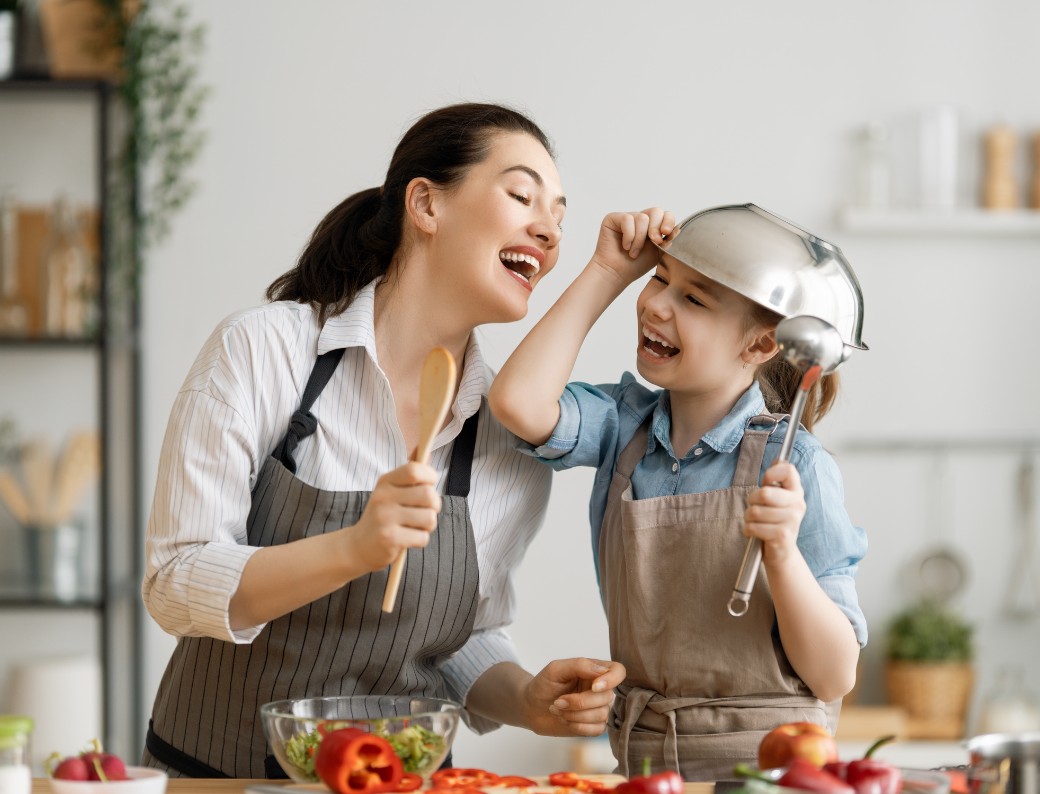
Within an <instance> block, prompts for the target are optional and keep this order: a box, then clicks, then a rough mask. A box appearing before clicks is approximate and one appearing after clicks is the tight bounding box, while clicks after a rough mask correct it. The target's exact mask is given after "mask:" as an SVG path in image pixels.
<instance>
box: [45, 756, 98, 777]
mask: <svg viewBox="0 0 1040 794" xmlns="http://www.w3.org/2000/svg"><path fill="white" fill-rule="evenodd" d="M51 776H52V777H55V778H57V779H58V780H90V767H89V765H88V764H87V762H86V761H84V760H83V759H82V758H80V757H79V756H77V755H74V756H70V757H69V758H63V759H62V760H61V761H60V762H59V763H58V765H57V766H56V767H54V770H53V771H52V772H51Z"/></svg>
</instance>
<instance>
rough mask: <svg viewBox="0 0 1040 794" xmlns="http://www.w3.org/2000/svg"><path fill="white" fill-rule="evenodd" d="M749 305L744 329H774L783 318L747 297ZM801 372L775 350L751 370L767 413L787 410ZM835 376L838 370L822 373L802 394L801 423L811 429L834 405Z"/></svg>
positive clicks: (795, 391) (798, 382) (785, 411)
mask: <svg viewBox="0 0 1040 794" xmlns="http://www.w3.org/2000/svg"><path fill="white" fill-rule="evenodd" d="M748 303H749V304H750V305H751V309H750V311H749V312H748V318H747V320H748V321H747V331H749V332H750V331H752V330H753V329H755V328H770V329H775V328H776V326H777V324H778V323H779V322H780V321H781V320H782V319H783V317H781V316H780V315H779V314H777V313H776V312H774V311H772V310H770V309H767V308H766V307H765V306H760V305H759V304H757V303H754V302H752V301H748ZM802 374H803V373H802V372H801V370H799V369H798V368H797V367H795V366H794V365H792V364H790V363H788V361H787V359H785V358H784V357H783V355H781V354H780V353H777V354H776V355H775V356H773V357H772V358H771V359H769V361H767V362H766V363H765V364H762V365H761V366H760V367H759V368H758V371H757V372H756V373H755V380H757V381H758V385H759V388H761V389H762V397H763V398H764V399H765V401H766V408H767V409H768V410H769V411H770V413H790V412H791V406H792V405H793V404H794V398H795V395H796V394H797V393H798V386H799V385H800V384H801V382H802ZM838 386H839V379H838V373H836V372H832V373H831V374H830V375H824V376H823V377H822V378H820V379H819V380H818V381H816V383H814V384H813V386H812V388H810V389H809V393H808V395H807V396H806V398H805V409H804V410H803V412H802V424H803V425H804V426H805V429H806V430H808V431H809V432H812V429H813V426H814V425H815V424H816V423H817V422H819V421H820V420H821V419H823V417H824V416H826V415H827V412H828V411H830V410H831V408H832V407H833V406H834V400H835V398H836V397H837V396H838Z"/></svg>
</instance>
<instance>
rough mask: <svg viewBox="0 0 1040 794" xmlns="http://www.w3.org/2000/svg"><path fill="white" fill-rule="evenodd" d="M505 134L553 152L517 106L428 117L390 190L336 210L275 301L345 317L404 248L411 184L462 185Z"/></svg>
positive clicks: (407, 142)
mask: <svg viewBox="0 0 1040 794" xmlns="http://www.w3.org/2000/svg"><path fill="white" fill-rule="evenodd" d="M499 132H521V133H526V134H528V135H530V136H532V137H533V138H535V139H536V140H537V141H538V142H539V143H541V144H542V146H544V147H545V150H546V151H547V152H549V155H550V156H552V155H553V151H552V145H551V144H550V142H549V139H548V138H547V137H546V135H545V133H544V132H542V131H541V129H539V128H538V125H536V124H535V123H534V122H533V121H531V120H530V119H529V118H527V117H526V116H524V115H523V114H522V113H519V112H518V111H516V110H512V109H511V108H507V107H503V106H501V105H489V104H477V103H465V104H459V105H449V106H448V107H443V108H440V109H439V110H434V111H432V112H430V113H427V114H426V115H425V116H423V117H422V118H420V119H419V120H418V121H417V122H415V124H413V125H412V126H411V128H410V129H409V130H408V131H407V132H406V133H405V134H404V136H403V137H402V138H401V141H400V143H398V144H397V148H396V149H395V150H394V155H393V157H392V158H391V160H390V166H389V167H388V168H387V172H386V180H385V181H384V182H383V186H382V187H374V188H369V189H368V190H362V191H361V192H359V193H355V194H353V195H352V196H348V197H347V198H345V199H344V200H343V201H342V202H340V204H339V205H338V206H336V207H335V208H334V209H333V210H332V211H331V212H329V214H328V215H326V216H325V217H324V218H323V219H322V220H321V223H319V224H318V226H317V228H316V229H315V230H314V233H313V234H312V235H311V239H310V242H309V243H308V244H307V247H306V248H305V249H304V250H303V253H302V254H301V255H300V259H299V261H298V262H297V263H296V266H295V267H294V268H293V269H292V270H290V271H288V272H287V273H283V274H282V275H281V276H279V277H278V278H277V279H275V280H274V282H273V283H272V284H271V286H269V287H268V288H267V299H268V300H272V301H276V300H291V301H296V302H297V303H310V304H311V305H313V306H314V307H315V309H316V310H317V311H318V322H319V323H322V324H324V322H325V321H326V320H327V319H328V318H329V317H331V316H333V315H336V314H339V313H340V312H342V311H343V310H344V309H346V308H347V306H349V305H350V303H351V301H353V300H354V296H355V295H357V293H358V291H359V290H360V289H361V288H362V287H364V286H365V285H366V284H368V283H369V282H370V281H372V279H374V278H376V277H377V276H381V275H384V274H385V273H386V272H387V270H388V269H389V267H390V263H391V262H392V261H393V258H394V255H395V254H396V253H397V250H398V248H399V247H400V245H401V234H402V228H403V223H404V201H405V189H406V188H407V187H408V183H409V182H411V181H412V180H413V179H415V178H417V177H422V178H425V179H429V180H430V181H431V182H433V183H435V184H437V185H439V186H440V187H442V188H450V187H452V186H453V185H456V184H458V183H459V182H460V181H462V179H463V177H465V175H466V172H467V170H468V169H469V168H470V167H472V166H474V165H476V164H477V163H480V162H481V161H483V160H484V158H485V157H487V155H488V152H489V151H490V149H491V138H492V137H493V135H494V134H495V133H499Z"/></svg>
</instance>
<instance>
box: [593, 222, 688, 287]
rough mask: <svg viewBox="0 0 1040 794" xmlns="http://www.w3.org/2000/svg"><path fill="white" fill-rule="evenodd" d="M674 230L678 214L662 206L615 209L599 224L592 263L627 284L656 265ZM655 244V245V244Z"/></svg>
mask: <svg viewBox="0 0 1040 794" xmlns="http://www.w3.org/2000/svg"><path fill="white" fill-rule="evenodd" d="M674 230H675V216H674V215H672V213H671V212H668V211H666V210H663V209H661V208H660V207H651V208H650V209H646V210H643V211H642V212H612V213H610V214H609V215H607V217H606V218H604V219H603V223H602V224H601V225H600V227H599V240H598V241H597V242H596V251H595V253H593V255H592V262H593V263H595V264H597V265H599V266H600V267H602V268H604V269H606V270H608V271H610V272H611V273H612V274H614V275H615V276H617V278H619V279H620V280H621V281H622V283H623V285H624V286H626V287H627V286H628V285H629V284H631V283H632V282H633V281H635V280H636V279H637V278H639V277H640V276H642V275H643V274H644V273H646V272H647V271H649V270H650V268H652V267H653V266H654V265H656V264H657V262H658V260H659V259H660V256H661V252H660V251H659V250H658V249H657V245H661V244H663V243H665V242H666V240H667V238H668V235H670V234H671V233H672V232H673V231H674ZM655 243H656V245H654V244H655Z"/></svg>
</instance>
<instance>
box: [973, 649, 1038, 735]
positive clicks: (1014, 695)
mask: <svg viewBox="0 0 1040 794" xmlns="http://www.w3.org/2000/svg"><path fill="white" fill-rule="evenodd" d="M1031 731H1040V700H1038V699H1037V696H1036V695H1035V694H1034V693H1033V692H1032V691H1030V690H1029V688H1028V687H1026V685H1025V681H1024V678H1023V669H1022V667H1021V665H1017V664H1009V665H1005V666H1003V667H1001V668H1000V670H999V671H998V673H997V682H996V685H995V686H994V687H993V689H992V690H990V692H989V693H988V694H987V695H986V697H985V698H984V699H983V702H982V711H981V715H980V717H979V725H978V732H979V733H1019V732H1031Z"/></svg>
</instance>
